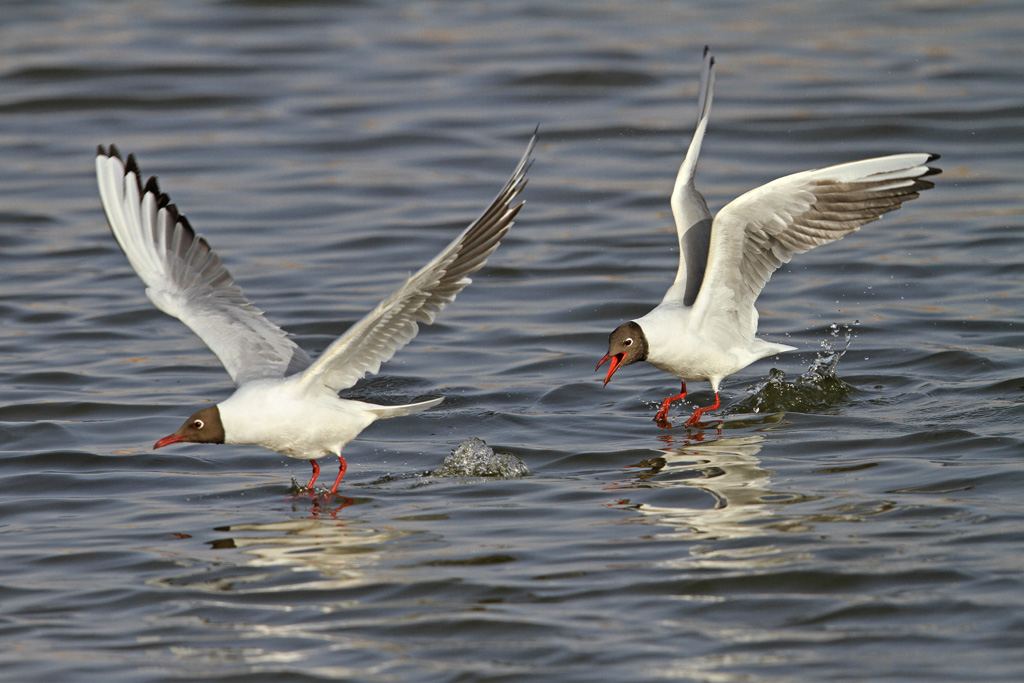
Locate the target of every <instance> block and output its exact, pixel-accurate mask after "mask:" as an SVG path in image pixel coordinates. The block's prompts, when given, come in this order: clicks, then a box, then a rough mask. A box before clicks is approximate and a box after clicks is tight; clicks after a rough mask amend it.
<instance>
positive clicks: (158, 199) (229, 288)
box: [96, 145, 311, 384]
mask: <svg viewBox="0 0 1024 683" xmlns="http://www.w3.org/2000/svg"><path fill="white" fill-rule="evenodd" d="M96 180H97V182H98V183H99V190H100V199H101V200H102V202H103V210H104V211H105V212H106V214H107V223H109V225H110V230H111V231H112V232H113V233H114V237H115V239H117V243H118V244H119V245H120V246H121V250H122V251H124V254H125V256H127V257H128V262H129V263H131V265H132V268H134V269H135V272H136V273H138V275H139V277H140V278H142V282H143V283H145V285H146V296H148V297H149V300H150V301H152V302H153V304H154V305H155V306H156V307H157V308H159V309H160V310H161V311H163V312H164V313H167V314H168V315H172V316H174V317H175V318H177V319H179V320H180V321H181V322H183V323H185V324H186V325H188V327H189V328H190V329H191V330H192V331H193V332H195V333H196V334H197V335H199V338H200V339H202V340H203V342H204V343H205V344H206V345H207V346H209V347H210V350H211V351H213V352H214V354H216V356H217V358H219V359H220V362H221V363H223V364H224V368H225V369H226V370H227V371H228V374H229V375H231V379H232V380H234V382H235V384H242V383H244V382H247V381H249V380H253V379H259V378H263V377H283V376H285V375H287V374H291V373H295V372H298V371H300V370H302V369H303V368H305V367H307V366H308V365H309V364H310V362H311V361H310V359H309V356H307V355H306V353H305V352H304V351H303V350H302V349H300V348H299V347H298V346H297V345H296V344H295V342H293V341H292V340H291V339H289V338H288V335H287V334H286V333H285V332H284V330H282V329H281V328H279V327H278V326H277V325H275V324H273V323H272V322H270V321H269V320H267V319H266V318H265V317H264V316H263V312H262V311H260V310H259V309H258V308H256V307H255V306H253V305H252V303H250V301H249V300H248V299H246V298H245V295H244V294H243V293H242V290H241V289H240V288H238V287H237V286H236V285H234V284H232V279H231V274H230V273H229V272H228V270H227V268H225V267H224V264H223V263H222V262H221V260H220V258H219V257H218V256H217V254H216V253H214V251H213V250H212V249H211V248H210V245H209V244H207V242H206V240H205V239H204V238H203V237H202V236H201V235H197V234H196V233H195V231H194V230H193V229H192V226H190V225H189V222H188V219H187V218H185V216H183V215H181V214H180V213H178V209H177V207H175V206H174V204H171V203H170V199H169V198H168V197H167V195H166V194H163V193H162V192H160V188H159V187H158V185H157V181H156V178H155V177H152V178H150V179H149V181H148V182H147V183H146V184H145V186H143V185H142V181H141V174H140V173H139V167H138V165H137V164H136V163H135V157H134V156H132V155H129V156H128V161H127V162H124V161H122V159H121V156H120V154H119V153H118V151H117V148H116V147H114V146H113V145H111V146H110V150H109V151H107V150H104V149H103V147H102V146H101V147H100V148H99V150H98V151H97V153H96Z"/></svg>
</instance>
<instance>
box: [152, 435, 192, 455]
mask: <svg viewBox="0 0 1024 683" xmlns="http://www.w3.org/2000/svg"><path fill="white" fill-rule="evenodd" d="M184 438H185V437H184V436H180V435H178V434H171V435H170V436H165V437H164V438H162V439H160V440H159V441H157V442H156V444H154V446H153V450H154V451H155V450H156V449H158V448H163V447H164V446H170V445H171V444H172V443H178V442H179V441H181V440H182V439H184Z"/></svg>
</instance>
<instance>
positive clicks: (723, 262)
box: [694, 154, 940, 339]
mask: <svg viewBox="0 0 1024 683" xmlns="http://www.w3.org/2000/svg"><path fill="white" fill-rule="evenodd" d="M938 158H939V157H938V155H936V154H897V155H893V156H887V157H878V158H875V159H865V160H863V161H853V162H849V163H845V164H838V165H836V166H828V167H826V168H820V169H816V170H812V171H804V172H802V173H795V174H793V175H789V176H786V177H784V178H779V179H778V180H773V181H772V182H770V183H768V184H767V185H762V186H761V187H759V188H757V189H755V190H751V191H750V192H747V193H746V194H744V195H742V196H740V197H739V198H737V199H735V200H733V201H732V202H730V203H729V204H728V205H726V206H725V208H723V209H722V210H721V211H720V212H719V213H718V215H717V216H716V217H715V220H714V226H713V229H712V234H711V252H710V256H709V258H708V266H707V272H706V273H705V275H704V282H703V284H702V286H701V290H700V294H699V295H698V297H697V301H696V302H695V303H694V317H695V320H694V322H695V323H697V324H703V325H708V326H709V327H717V328H718V331H719V333H720V334H722V335H723V337H724V338H729V337H731V336H735V335H740V337H739V338H741V339H750V338H752V337H753V335H754V332H755V331H756V329H757V311H756V310H755V308H754V301H755V300H756V299H757V296H758V295H759V294H760V293H761V289H762V288H763V287H764V285H765V283H767V282H768V279H769V278H770V277H771V276H772V273H774V272H775V270H776V269H777V268H778V267H779V266H780V265H782V264H783V263H787V262H788V261H789V260H790V258H792V257H793V254H799V253H802V252H805V251H807V250H809V249H813V248H814V247H817V246H820V245H822V244H827V243H829V242H833V241H835V240H837V239H839V238H841V237H843V236H845V235H847V234H849V233H851V232H853V231H854V230H857V229H858V228H860V226H862V225H864V224H866V223H870V222H871V221H874V220H878V219H879V218H881V217H882V215H883V214H886V213H888V212H889V211H894V210H896V209H898V208H900V206H902V205H903V202H907V201H910V200H911V199H915V198H916V197H917V196H918V195H919V193H921V192H922V191H924V190H927V189H928V188H930V187H934V184H933V183H931V182H929V181H927V180H924V178H925V177H926V176H930V175H935V174H937V173H939V172H940V171H939V169H937V168H933V167H930V166H928V165H927V164H929V163H930V162H932V161H934V160H936V159H938Z"/></svg>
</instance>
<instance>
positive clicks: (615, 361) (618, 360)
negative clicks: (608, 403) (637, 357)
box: [594, 353, 626, 386]
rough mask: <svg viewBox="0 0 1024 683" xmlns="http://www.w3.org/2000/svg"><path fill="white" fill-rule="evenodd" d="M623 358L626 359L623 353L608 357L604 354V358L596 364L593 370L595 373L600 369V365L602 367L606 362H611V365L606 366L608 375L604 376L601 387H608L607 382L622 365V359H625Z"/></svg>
mask: <svg viewBox="0 0 1024 683" xmlns="http://www.w3.org/2000/svg"><path fill="white" fill-rule="evenodd" d="M625 357H626V354H624V353H617V354H615V355H614V356H609V355H608V354H607V353H606V354H604V358H602V359H601V362H600V363H598V364H597V367H596V368H594V370H595V371H596V370H598V369H600V367H601V366H602V365H604V364H605V363H607V362H608V361H611V365H609V366H608V374H607V375H605V376H604V385H603V386H608V382H610V381H611V379H612V375H614V374H615V371H616V370H618V369H619V366H620V365H622V359H623V358H625Z"/></svg>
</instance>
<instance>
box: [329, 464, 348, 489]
mask: <svg viewBox="0 0 1024 683" xmlns="http://www.w3.org/2000/svg"><path fill="white" fill-rule="evenodd" d="M347 469H348V465H347V464H345V458H343V457H341V456H340V455H339V456H338V478H337V479H335V480H334V486H332V487H331V493H335V492H336V491H337V490H338V484H340V483H341V478H342V477H344V476H345V470H347Z"/></svg>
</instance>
